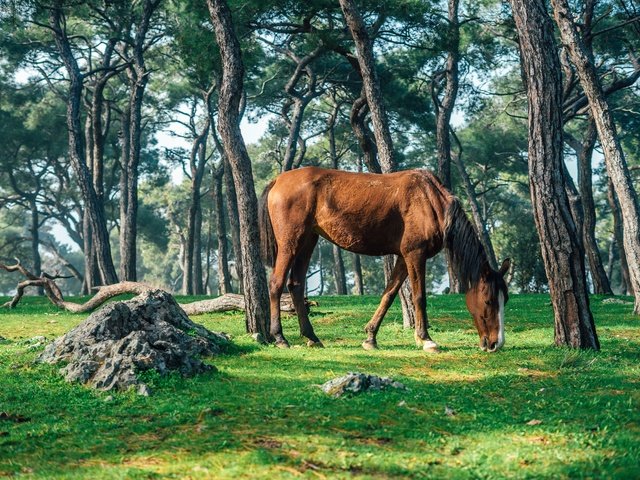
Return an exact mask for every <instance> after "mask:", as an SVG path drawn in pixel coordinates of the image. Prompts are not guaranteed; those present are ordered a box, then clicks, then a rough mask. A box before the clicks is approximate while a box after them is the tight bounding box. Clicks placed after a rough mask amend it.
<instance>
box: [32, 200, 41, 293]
mask: <svg viewBox="0 0 640 480" xmlns="http://www.w3.org/2000/svg"><path fill="white" fill-rule="evenodd" d="M29 209H30V210H31V227H30V228H29V233H31V257H32V258H33V274H34V275H35V276H37V277H39V276H40V275H41V274H42V258H41V257H40V215H39V212H38V205H37V203H36V197H35V196H33V197H30V198H29ZM37 291H38V295H44V289H43V288H42V287H40V288H38V290H37Z"/></svg>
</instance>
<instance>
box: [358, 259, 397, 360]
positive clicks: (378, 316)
mask: <svg viewBox="0 0 640 480" xmlns="http://www.w3.org/2000/svg"><path fill="white" fill-rule="evenodd" d="M406 278H407V265H406V264H405V262H404V259H403V258H402V257H398V260H396V265H395V266H394V267H393V271H392V272H391V278H390V279H389V283H388V284H387V286H386V288H385V289H384V292H383V293H382V298H381V300H380V305H379V306H378V308H377V309H376V313H374V314H373V317H372V318H371V320H370V321H369V323H367V325H366V326H365V327H364V331H365V332H366V334H367V339H366V340H365V341H364V342H363V343H362V347H363V348H364V349H365V350H372V349H374V348H378V342H377V341H376V335H377V334H378V329H379V328H380V324H381V323H382V320H383V319H384V316H385V314H386V313H387V310H389V307H390V306H391V304H392V303H393V300H394V299H395V298H396V295H397V294H398V290H400V287H401V286H402V282H404V281H405V279H406Z"/></svg>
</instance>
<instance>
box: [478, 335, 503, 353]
mask: <svg viewBox="0 0 640 480" xmlns="http://www.w3.org/2000/svg"><path fill="white" fill-rule="evenodd" d="M480 348H481V349H482V351H483V352H489V353H493V352H495V351H497V350H498V348H500V347H499V345H498V342H489V339H488V338H487V337H482V340H481V341H480Z"/></svg>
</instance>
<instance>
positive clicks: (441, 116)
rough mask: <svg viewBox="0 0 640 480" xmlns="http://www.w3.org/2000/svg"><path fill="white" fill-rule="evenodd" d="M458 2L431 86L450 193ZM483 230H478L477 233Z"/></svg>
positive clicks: (453, 281)
mask: <svg viewBox="0 0 640 480" xmlns="http://www.w3.org/2000/svg"><path fill="white" fill-rule="evenodd" d="M458 7H459V1H458V0H448V2H447V10H448V23H449V25H448V27H449V28H448V37H447V43H448V53H447V63H446V66H445V70H444V71H442V72H439V74H438V75H436V79H435V80H434V81H433V83H432V97H433V104H434V107H435V111H436V149H437V153H438V176H439V177H440V180H441V181H442V183H443V184H444V186H445V187H446V188H447V189H449V190H451V191H453V190H452V187H453V185H452V183H451V137H450V134H449V132H450V130H451V125H450V124H451V114H452V113H453V108H454V106H455V103H456V98H457V96H458V84H459V80H458V63H459V58H460V25H459V23H458ZM440 78H441V79H444V82H445V85H444V95H443V96H442V100H441V99H440V98H439V96H438V93H437V89H438V88H437V83H438V82H439V79H440ZM481 231H482V230H478V233H480V232H481ZM446 256H447V271H448V274H449V291H450V293H459V292H460V282H459V281H458V278H457V277H456V274H455V272H454V270H453V267H452V266H451V258H450V252H449V251H448V250H447V251H446Z"/></svg>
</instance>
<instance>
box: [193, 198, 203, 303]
mask: <svg viewBox="0 0 640 480" xmlns="http://www.w3.org/2000/svg"><path fill="white" fill-rule="evenodd" d="M203 293H204V284H203V274H202V202H200V205H199V206H198V210H197V211H196V218H195V228H194V230H193V294H194V295H202V294H203Z"/></svg>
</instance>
